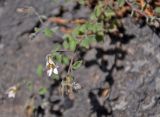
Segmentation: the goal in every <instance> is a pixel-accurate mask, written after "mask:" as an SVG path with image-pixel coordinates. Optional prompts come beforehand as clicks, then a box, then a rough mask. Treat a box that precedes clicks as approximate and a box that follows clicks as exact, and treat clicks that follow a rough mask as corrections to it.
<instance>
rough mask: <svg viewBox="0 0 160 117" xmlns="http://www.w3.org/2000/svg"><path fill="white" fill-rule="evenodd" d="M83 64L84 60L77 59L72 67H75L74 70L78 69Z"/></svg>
mask: <svg viewBox="0 0 160 117" xmlns="http://www.w3.org/2000/svg"><path fill="white" fill-rule="evenodd" d="M81 65H82V60H80V61H76V62H74V64H73V65H72V68H73V69H74V70H76V69H78V68H79V67H81Z"/></svg>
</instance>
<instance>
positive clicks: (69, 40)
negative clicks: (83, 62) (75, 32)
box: [63, 35, 78, 51]
mask: <svg viewBox="0 0 160 117" xmlns="http://www.w3.org/2000/svg"><path fill="white" fill-rule="evenodd" d="M77 43H78V42H77V40H76V39H75V38H74V37H73V36H72V35H67V36H66V37H65V39H64V43H63V47H64V48H65V49H69V50H71V51H75V49H76V46H77Z"/></svg>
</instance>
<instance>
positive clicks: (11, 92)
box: [6, 85, 18, 98]
mask: <svg viewBox="0 0 160 117" xmlns="http://www.w3.org/2000/svg"><path fill="white" fill-rule="evenodd" d="M17 90H18V86H17V85H15V86H12V87H10V88H9V89H8V90H7V91H6V94H7V95H8V98H15V96H16V93H17Z"/></svg>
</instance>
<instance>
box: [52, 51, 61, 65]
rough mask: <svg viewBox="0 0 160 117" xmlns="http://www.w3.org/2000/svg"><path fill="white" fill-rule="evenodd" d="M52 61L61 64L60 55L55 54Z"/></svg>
mask: <svg viewBox="0 0 160 117" xmlns="http://www.w3.org/2000/svg"><path fill="white" fill-rule="evenodd" d="M54 59H55V61H57V62H59V63H61V62H62V55H61V54H59V53H55V55H54Z"/></svg>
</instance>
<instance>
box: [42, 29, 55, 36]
mask: <svg viewBox="0 0 160 117" xmlns="http://www.w3.org/2000/svg"><path fill="white" fill-rule="evenodd" d="M53 33H54V32H53V31H52V30H51V29H50V28H48V27H46V28H45V29H44V35H45V36H46V37H49V38H51V37H52V36H53Z"/></svg>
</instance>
